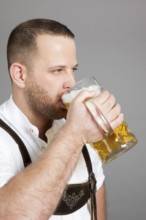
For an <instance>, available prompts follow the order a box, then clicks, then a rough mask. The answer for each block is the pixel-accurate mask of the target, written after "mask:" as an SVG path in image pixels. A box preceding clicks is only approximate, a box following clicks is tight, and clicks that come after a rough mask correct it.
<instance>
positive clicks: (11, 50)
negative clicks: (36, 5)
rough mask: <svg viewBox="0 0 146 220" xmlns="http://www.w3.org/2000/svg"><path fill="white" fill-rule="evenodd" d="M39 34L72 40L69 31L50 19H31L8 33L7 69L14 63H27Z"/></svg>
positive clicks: (33, 51)
mask: <svg viewBox="0 0 146 220" xmlns="http://www.w3.org/2000/svg"><path fill="white" fill-rule="evenodd" d="M40 34H50V35H55V36H66V37H70V38H74V34H73V33H72V32H71V30H70V29H69V28H68V27H67V26H65V25H64V24H61V23H59V22H57V21H54V20H50V19H41V18H37V19H32V20H28V21H25V22H23V23H21V24H19V25H18V26H16V27H15V28H14V29H13V30H12V32H11V33H10V36H9V39H8V44H7V60H8V68H9V67H10V66H11V64H12V63H14V62H18V61H19V62H21V63H23V64H28V63H29V57H30V55H32V54H33V53H35V52H36V37H37V36H38V35H40Z"/></svg>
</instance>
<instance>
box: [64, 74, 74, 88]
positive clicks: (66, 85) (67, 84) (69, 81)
mask: <svg viewBox="0 0 146 220" xmlns="http://www.w3.org/2000/svg"><path fill="white" fill-rule="evenodd" d="M75 83H76V80H75V77H74V74H73V73H70V74H69V75H68V76H67V78H66V81H65V83H64V85H63V88H64V89H70V88H71V87H73V86H74V85H75Z"/></svg>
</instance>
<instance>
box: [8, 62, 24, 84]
mask: <svg viewBox="0 0 146 220" xmlns="http://www.w3.org/2000/svg"><path fill="white" fill-rule="evenodd" d="M10 76H11V79H12V82H13V83H14V84H15V85H17V86H18V87H19V88H25V78H26V67H25V66H24V65H22V64H20V63H13V64H12V65H11V67H10Z"/></svg>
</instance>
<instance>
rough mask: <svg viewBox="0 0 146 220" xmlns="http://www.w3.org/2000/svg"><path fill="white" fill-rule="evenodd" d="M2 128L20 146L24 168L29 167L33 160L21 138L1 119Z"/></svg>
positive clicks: (0, 125)
mask: <svg viewBox="0 0 146 220" xmlns="http://www.w3.org/2000/svg"><path fill="white" fill-rule="evenodd" d="M0 127H2V128H3V129H4V130H5V131H6V132H8V133H9V135H11V137H12V138H13V139H14V140H15V141H16V143H17V144H18V147H19V150H20V153H21V155H22V159H23V163H24V167H26V166H28V165H29V164H30V163H31V158H30V156H29V153H28V151H27V148H26V147H25V145H24V143H23V142H22V140H21V139H20V137H19V136H18V135H17V134H16V132H15V131H13V129H12V128H10V127H9V126H8V125H7V124H6V123H5V122H4V121H3V120H2V119H0Z"/></svg>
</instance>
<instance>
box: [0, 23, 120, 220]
mask: <svg viewBox="0 0 146 220" xmlns="http://www.w3.org/2000/svg"><path fill="white" fill-rule="evenodd" d="M7 57H8V68H9V73H10V78H11V82H12V96H11V97H10V99H9V100H8V101H6V102H5V103H4V104H2V105H1V107H0V119H1V120H2V121H1V128H0V187H1V188H0V219H5V220H9V219H11V220H13V219H15V220H17V219H19V220H21V219H22V220H23V219H33V220H34V219H35V220H37V219H38V220H41V219H42V220H43V219H52V220H57V219H69V220H72V219H76V220H77V219H78V220H81V219H84V220H88V219H90V214H89V207H88V205H90V202H89V201H90V200H89V201H88V199H89V198H87V201H85V204H83V205H79V208H77V210H75V211H73V212H72V209H74V206H75V205H77V206H78V201H82V202H83V203H84V201H83V200H84V198H85V197H87V196H86V194H87V193H86V190H85V191H84V190H80V191H79V194H75V193H74V192H73V193H72V194H71V195H68V192H69V191H67V189H68V188H69V187H70V186H71V187H72V186H73V187H74V186H77V184H78V185H79V186H80V187H82V185H83V186H85V184H86V183H87V184H86V186H87V188H88V186H90V185H91V184H88V182H89V179H90V178H89V177H90V176H89V174H90V173H89V174H88V171H87V167H86V163H85V159H86V155H85V156H83V154H82V150H83V148H84V149H85V147H83V146H84V145H85V144H87V143H92V142H95V141H99V140H101V139H102V138H103V136H104V135H103V134H102V132H101V129H100V127H99V126H98V125H97V124H96V123H95V120H94V119H93V118H92V117H91V115H90V113H89V112H88V111H87V109H86V107H85V105H84V101H85V99H87V98H91V99H92V101H93V102H94V104H95V105H96V106H98V107H99V109H100V110H101V112H102V113H103V115H104V116H105V117H106V118H107V120H108V121H109V123H110V125H111V127H112V128H113V129H114V128H115V127H117V126H118V125H119V124H121V122H122V121H123V114H122V113H121V110H120V106H119V104H117V103H116V102H115V98H114V96H113V95H111V94H110V93H109V92H108V91H105V92H103V93H101V94H100V95H98V96H96V93H95V92H94V91H88V92H87V91H83V92H81V93H80V94H79V95H78V96H77V97H76V98H75V99H74V100H73V102H72V103H71V105H70V108H69V111H68V113H67V112H66V109H65V106H64V105H63V103H62V100H61V97H62V94H63V93H64V92H65V91H67V90H68V89H69V88H70V87H71V86H73V85H74V84H75V76H74V73H75V71H76V69H77V66H78V63H77V58H76V46H75V41H74V35H73V33H72V32H71V31H70V30H69V29H68V28H67V27H66V26H64V25H62V24H60V23H59V22H56V21H52V20H47V19H33V20H29V21H26V22H24V23H22V24H20V25H18V26H17V27H16V28H15V29H14V30H13V31H12V32H11V34H10V37H9V40H8V45H7ZM64 118H66V120H65V119H64ZM86 149H88V153H89V155H90V156H89V159H91V161H92V167H93V172H92V173H94V174H95V177H96V181H97V183H96V202H97V217H98V220H105V219H106V211H105V210H106V208H105V188H104V175H103V171H102V166H101V162H100V160H99V159H98V156H97V154H96V153H95V152H94V150H93V149H92V148H91V147H90V146H89V145H87V148H86ZM84 183H85V184H84ZM89 183H90V182H89ZM86 186H85V187H86ZM81 189H82V188H81ZM89 190H90V189H89ZM87 191H88V190H87ZM93 191H94V190H93ZM88 193H89V195H90V192H88ZM93 194H94V192H93ZM93 194H92V195H93ZM74 195H76V196H75V197H74ZM70 197H71V199H72V200H70ZM89 197H90V196H89ZM82 198H83V199H82ZM61 199H62V200H61ZM91 200H92V198H91ZM92 201H93V200H92ZM62 202H64V204H63V205H67V209H66V210H67V211H66V210H64V208H61V207H62V206H61V205H62ZM92 205H93V206H94V205H95V200H94V202H93V203H92ZM58 210H59V211H58ZM68 210H69V212H68ZM94 210H95V207H94ZM64 212H66V213H64ZM91 212H93V210H91ZM94 213H95V212H94ZM91 215H92V213H91ZM92 216H93V215H92ZM94 217H95V216H94Z"/></svg>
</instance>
